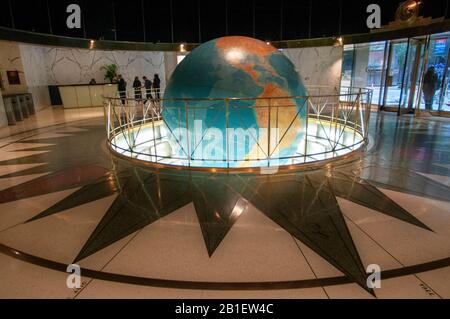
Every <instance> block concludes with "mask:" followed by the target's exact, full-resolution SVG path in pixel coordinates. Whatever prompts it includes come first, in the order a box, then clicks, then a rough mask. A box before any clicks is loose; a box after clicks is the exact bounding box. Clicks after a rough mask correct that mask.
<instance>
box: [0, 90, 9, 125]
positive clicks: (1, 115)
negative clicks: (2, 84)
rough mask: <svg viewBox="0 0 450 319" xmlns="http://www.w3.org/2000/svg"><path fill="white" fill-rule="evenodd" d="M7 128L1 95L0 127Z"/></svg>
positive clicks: (0, 96)
mask: <svg viewBox="0 0 450 319" xmlns="http://www.w3.org/2000/svg"><path fill="white" fill-rule="evenodd" d="M4 126H8V119H7V117H6V111H5V105H4V103H3V98H2V95H1V94H0V127H4Z"/></svg>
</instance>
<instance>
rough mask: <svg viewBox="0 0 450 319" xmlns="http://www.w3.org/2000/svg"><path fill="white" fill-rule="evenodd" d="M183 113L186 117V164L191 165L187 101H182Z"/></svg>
mask: <svg viewBox="0 0 450 319" xmlns="http://www.w3.org/2000/svg"><path fill="white" fill-rule="evenodd" d="M184 113H185V117H186V145H187V156H188V164H189V167H190V166H191V147H190V144H189V112H188V106H187V101H186V100H185V101H184Z"/></svg>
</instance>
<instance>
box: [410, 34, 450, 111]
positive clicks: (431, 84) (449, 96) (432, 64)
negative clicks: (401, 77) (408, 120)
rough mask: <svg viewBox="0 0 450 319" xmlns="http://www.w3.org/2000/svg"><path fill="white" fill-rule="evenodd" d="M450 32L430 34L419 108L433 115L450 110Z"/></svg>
mask: <svg viewBox="0 0 450 319" xmlns="http://www.w3.org/2000/svg"><path fill="white" fill-rule="evenodd" d="M449 58H450V34H449V33H445V34H435V35H432V36H430V40H429V44H428V54H427V59H426V63H425V67H424V69H423V75H422V83H421V92H420V99H419V101H418V103H417V106H416V107H417V108H419V109H420V110H424V111H429V112H431V113H432V114H433V115H440V113H448V112H449V111H450V88H449V85H450V81H449V76H450V69H449V68H450V66H449Z"/></svg>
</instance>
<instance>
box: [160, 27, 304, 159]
mask: <svg viewBox="0 0 450 319" xmlns="http://www.w3.org/2000/svg"><path fill="white" fill-rule="evenodd" d="M306 95H307V92H306V89H305V87H304V85H303V83H302V81H301V79H300V77H299V75H298V73H297V72H296V70H295V67H294V65H293V64H292V62H291V61H290V60H289V59H288V58H287V57H286V56H285V55H283V54H282V53H281V52H279V51H278V50H277V49H276V48H275V47H273V46H271V45H268V44H267V43H265V42H262V41H259V40H256V39H253V38H248V37H241V36H231V37H223V38H219V39H215V40H212V41H209V42H206V43H204V44H202V45H201V46H199V47H197V48H195V49H194V50H193V51H192V52H190V53H189V54H188V55H187V56H186V57H185V58H184V59H183V60H182V62H181V63H180V64H179V65H178V66H177V67H176V69H175V71H174V72H173V74H172V76H171V78H170V80H169V83H168V84H167V87H166V90H165V94H164V101H163V119H164V121H165V123H166V125H167V127H168V128H169V129H170V131H171V132H172V135H173V137H174V138H175V140H176V143H172V149H173V154H172V156H174V157H180V158H182V157H183V156H184V157H186V156H187V155H188V154H189V155H190V158H191V159H192V160H193V161H195V160H199V161H203V163H204V166H211V167H221V166H225V165H230V162H231V166H246V165H252V163H254V162H257V160H263V159H267V158H268V157H269V155H270V156H271V157H272V158H274V157H278V158H289V157H293V156H297V155H298V152H299V145H300V143H301V140H302V139H303V136H304V134H305V122H306V114H307V105H306V103H305V98H304V97H305V96H306ZM227 128H228V135H226V134H227V133H226V132H227ZM175 132H176V133H175ZM220 135H221V136H222V138H221V137H220ZM269 137H270V141H269ZM177 145H178V146H180V147H177Z"/></svg>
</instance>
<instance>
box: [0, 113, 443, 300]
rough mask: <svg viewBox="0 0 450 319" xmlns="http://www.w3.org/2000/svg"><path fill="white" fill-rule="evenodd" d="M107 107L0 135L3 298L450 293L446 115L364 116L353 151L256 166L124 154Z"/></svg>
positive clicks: (43, 118)
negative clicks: (310, 163) (72, 272)
mask: <svg viewBox="0 0 450 319" xmlns="http://www.w3.org/2000/svg"><path fill="white" fill-rule="evenodd" d="M42 112H45V113H42ZM43 114H44V115H43ZM102 114H103V111H102V110H101V109H97V110H95V109H94V110H86V111H82V110H77V111H73V110H71V111H64V110H52V109H46V110H44V111H41V113H40V114H39V113H38V115H37V116H36V119H34V120H33V122H32V123H23V124H22V128H18V129H15V130H12V129H10V128H7V129H2V130H0V136H3V137H2V138H0V282H1V283H2V284H1V285H0V297H37V298H42V297H56V298H92V297H94V298H97V297H150V298H151V297H155V298H166V297H167V298H251V297H256V298H271V297H274V298H277V297H280V298H375V297H376V298H449V297H450V203H449V200H450V148H449V144H448V143H449V142H448V141H449V139H450V122H448V121H445V120H442V119H434V118H427V119H414V118H412V117H408V116H404V117H401V118H397V117H396V116H393V115H392V114H377V113H373V114H372V117H371V123H370V132H371V138H370V143H369V145H368V147H367V149H366V150H365V151H364V152H361V153H359V154H357V156H355V157H354V158H353V159H352V160H345V161H343V160H342V161H337V162H335V163H333V165H327V166H325V167H321V168H318V169H313V170H312V169H311V170H304V169H303V170H289V171H280V172H278V173H277V174H272V175H259V174H255V173H229V174H224V173H212V172H190V171H186V170H163V169H154V168H152V167H148V166H138V165H136V164H131V163H130V162H127V161H124V160H121V159H118V158H116V157H115V156H113V155H111V154H110V152H109V151H108V149H107V146H106V140H105V124H104V120H103V118H102ZM52 119H53V120H52ZM8 130H9V131H8ZM74 262H75V263H77V264H79V265H80V266H81V268H82V276H83V287H82V288H81V289H76V290H72V289H68V288H67V287H66V278H67V275H68V274H67V273H66V272H65V270H66V267H67V265H68V264H71V263H74ZM370 264H377V265H379V266H380V268H381V271H382V273H381V277H382V281H381V288H379V289H373V290H372V289H369V288H367V286H366V278H367V273H366V268H367V266H368V265H370Z"/></svg>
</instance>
